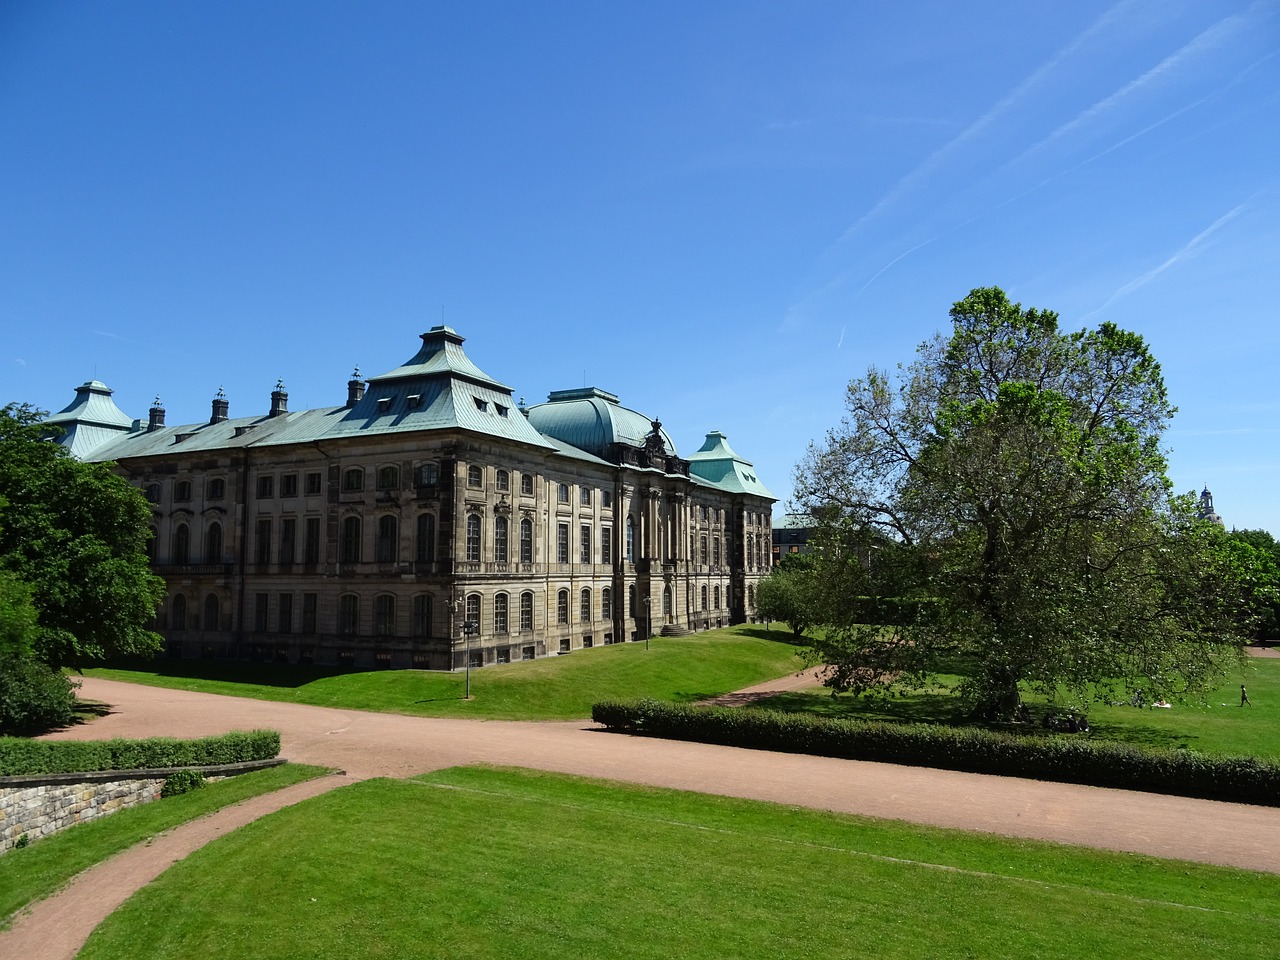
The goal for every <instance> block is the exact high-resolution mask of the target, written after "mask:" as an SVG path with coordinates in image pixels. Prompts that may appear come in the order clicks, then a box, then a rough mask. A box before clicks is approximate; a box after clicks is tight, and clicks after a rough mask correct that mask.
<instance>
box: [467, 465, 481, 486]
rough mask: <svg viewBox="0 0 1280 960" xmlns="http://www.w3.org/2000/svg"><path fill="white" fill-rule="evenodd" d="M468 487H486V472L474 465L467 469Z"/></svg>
mask: <svg viewBox="0 0 1280 960" xmlns="http://www.w3.org/2000/svg"><path fill="white" fill-rule="evenodd" d="M467 486H468V487H480V486H484V471H483V470H482V469H481V468H480V467H477V466H475V465H474V464H473V465H471V466H469V467H467Z"/></svg>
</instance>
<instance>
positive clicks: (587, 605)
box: [578, 587, 592, 623]
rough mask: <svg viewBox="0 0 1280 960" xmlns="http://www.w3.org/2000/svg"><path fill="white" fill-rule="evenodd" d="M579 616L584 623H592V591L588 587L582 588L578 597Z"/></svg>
mask: <svg viewBox="0 0 1280 960" xmlns="http://www.w3.org/2000/svg"><path fill="white" fill-rule="evenodd" d="M578 618H579V619H580V620H581V621H582V622H583V623H590V622H591V620H592V616H591V591H590V590H589V589H587V588H586V587H583V588H582V594H581V595H580V596H579V598H578Z"/></svg>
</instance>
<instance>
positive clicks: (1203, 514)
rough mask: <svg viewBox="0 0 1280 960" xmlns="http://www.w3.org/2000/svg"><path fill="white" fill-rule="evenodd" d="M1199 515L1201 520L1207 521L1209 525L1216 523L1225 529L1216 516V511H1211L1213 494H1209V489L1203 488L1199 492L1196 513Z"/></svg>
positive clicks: (1220, 519) (1219, 518)
mask: <svg viewBox="0 0 1280 960" xmlns="http://www.w3.org/2000/svg"><path fill="white" fill-rule="evenodd" d="M1196 512H1197V513H1199V514H1200V519H1201V520H1208V521H1209V522H1210V523H1216V524H1217V525H1218V526H1220V527H1225V526H1226V524H1225V523H1223V522H1222V518H1221V517H1220V516H1218V513H1217V511H1216V510H1214V509H1213V494H1212V493H1210V492H1209V488H1208V487H1205V488H1204V489H1203V490H1201V491H1200V509H1199V510H1197V511H1196Z"/></svg>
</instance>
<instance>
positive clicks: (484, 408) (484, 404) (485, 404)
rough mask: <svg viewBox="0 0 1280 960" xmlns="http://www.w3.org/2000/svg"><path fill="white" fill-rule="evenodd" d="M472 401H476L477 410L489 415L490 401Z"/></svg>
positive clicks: (476, 399)
mask: <svg viewBox="0 0 1280 960" xmlns="http://www.w3.org/2000/svg"><path fill="white" fill-rule="evenodd" d="M471 399H472V400H474V401H475V403H476V409H477V410H479V411H480V412H481V413H488V411H489V401H488V400H481V399H480V398H479V397H472V398H471Z"/></svg>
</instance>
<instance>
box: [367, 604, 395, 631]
mask: <svg viewBox="0 0 1280 960" xmlns="http://www.w3.org/2000/svg"><path fill="white" fill-rule="evenodd" d="M373 632H374V633H375V634H377V635H378V636H379V637H392V636H395V632H396V598H395V597H393V596H391V594H389V593H380V594H378V596H376V597H374V598H373Z"/></svg>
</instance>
